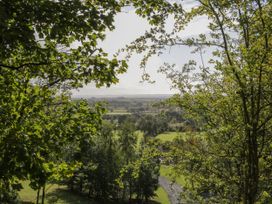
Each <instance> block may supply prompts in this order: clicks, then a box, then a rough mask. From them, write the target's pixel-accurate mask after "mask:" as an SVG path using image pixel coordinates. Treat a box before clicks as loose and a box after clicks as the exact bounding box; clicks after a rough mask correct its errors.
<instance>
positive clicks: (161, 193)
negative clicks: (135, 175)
mask: <svg viewBox="0 0 272 204" xmlns="http://www.w3.org/2000/svg"><path fill="white" fill-rule="evenodd" d="M155 193H156V197H154V198H153V200H154V201H156V202H158V203H161V204H170V201H169V198H168V195H167V193H166V192H165V190H164V189H163V188H162V187H159V188H158V189H157V191H156V192H155Z"/></svg>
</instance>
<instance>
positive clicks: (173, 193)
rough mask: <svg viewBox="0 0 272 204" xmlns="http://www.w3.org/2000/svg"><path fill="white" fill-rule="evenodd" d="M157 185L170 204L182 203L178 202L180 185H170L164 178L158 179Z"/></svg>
mask: <svg viewBox="0 0 272 204" xmlns="http://www.w3.org/2000/svg"><path fill="white" fill-rule="evenodd" d="M159 184H160V186H161V187H162V188H163V189H164V190H165V191H166V193H167V194H168V197H169V200H170V202H171V204H181V203H182V202H181V201H180V193H181V191H182V188H181V186H180V185H178V184H177V183H172V182H171V181H169V180H168V179H167V178H166V177H164V176H160V177H159Z"/></svg>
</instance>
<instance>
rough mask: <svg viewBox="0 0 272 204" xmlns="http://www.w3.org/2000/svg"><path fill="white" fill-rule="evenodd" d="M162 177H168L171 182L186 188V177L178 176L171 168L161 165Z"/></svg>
mask: <svg viewBox="0 0 272 204" xmlns="http://www.w3.org/2000/svg"><path fill="white" fill-rule="evenodd" d="M160 175H161V176H164V177H166V178H167V179H168V180H170V181H173V182H176V183H177V184H179V185H180V186H186V179H185V176H183V175H177V174H176V173H175V171H174V169H173V167H171V166H166V165H161V168H160Z"/></svg>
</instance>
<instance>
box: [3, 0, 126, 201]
mask: <svg viewBox="0 0 272 204" xmlns="http://www.w3.org/2000/svg"><path fill="white" fill-rule="evenodd" d="M119 11H120V5H119V2H118V1H115V0H106V1H88V0H84V1H81V0H62V1H55V0H42V1H40V0H30V1H20V0H14V1H9V0H1V1H0V19H1V23H0V50H1V51H0V112H1V114H0V121H1V123H0V132H1V136H0V155H1V156H0V165H1V167H4V168H1V170H0V199H2V198H3V196H2V195H4V194H5V193H2V191H3V192H5V191H6V190H9V189H12V186H13V187H14V188H15V187H16V185H12V182H14V181H16V180H18V179H25V178H27V177H29V175H30V174H31V173H32V172H35V171H34V170H33V168H38V167H39V165H40V164H41V163H43V162H41V163H40V162H38V161H41V160H42V159H44V157H43V156H41V155H40V151H43V148H45V147H50V148H51V147H52V146H54V148H55V147H56V144H58V142H61V141H59V140H57V139H60V138H61V136H63V137H66V136H67V135H65V134H62V133H61V127H62V124H60V126H59V128H55V130H56V132H54V134H51V133H52V132H50V131H51V129H52V126H53V127H54V125H56V124H57V123H55V124H53V125H52V123H50V121H49V120H46V118H47V119H48V118H50V116H48V115H50V114H48V112H47V111H54V110H52V107H55V106H54V103H55V100H54V99H55V98H57V97H59V96H60V95H61V93H62V92H63V91H67V90H69V89H71V88H78V87H81V86H83V85H84V84H86V83H89V82H94V83H95V84H96V85H97V86H102V85H107V86H109V85H110V84H112V83H117V82H118V79H117V74H118V73H122V72H124V71H125V70H126V67H127V66H126V63H125V62H124V61H119V60H118V59H116V58H114V57H113V58H109V57H108V56H107V53H105V52H104V51H103V50H102V49H101V48H100V47H99V46H98V41H100V40H103V39H104V37H105V31H106V30H107V29H109V30H112V29H114V26H113V21H114V15H115V14H116V13H117V12H119ZM60 103H61V102H60ZM47 107H49V108H48V109H47ZM51 116H52V115H51ZM57 116H59V115H56V117H57ZM66 116H67V115H66ZM66 116H65V117H66ZM60 117H61V116H60ZM55 119H56V118H55ZM53 121H54V122H56V121H55V120H53ZM60 121H61V120H60ZM63 122H64V121H63ZM64 123H65V122H64ZM51 137H54V138H53V139H52V138H51ZM46 138H49V139H50V140H48V141H47V140H46ZM53 142H55V143H53ZM46 143H48V144H46ZM60 146H61V145H60ZM46 152H47V150H46ZM40 156H41V158H40ZM39 158H40V159H39ZM35 159H37V160H35ZM36 162H37V163H36ZM36 164H37V165H36ZM39 169H42V167H41V168H39ZM15 183H16V182H15ZM0 202H1V203H4V202H9V201H4V200H1V201H0Z"/></svg>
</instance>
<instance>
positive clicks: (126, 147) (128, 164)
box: [66, 121, 160, 203]
mask: <svg viewBox="0 0 272 204" xmlns="http://www.w3.org/2000/svg"><path fill="white" fill-rule="evenodd" d="M73 149H74V151H73V152H71V153H70V155H69V156H68V158H72V160H74V161H80V162H81V163H82V165H81V166H80V167H79V168H78V169H76V171H74V172H73V175H72V177H70V178H69V179H67V180H66V183H67V185H68V186H69V188H70V189H71V190H72V191H76V192H80V193H82V194H86V195H88V196H89V197H90V198H93V199H96V200H99V201H101V202H106V201H107V202H109V201H110V200H112V201H115V202H117V201H128V200H130V201H131V200H132V199H133V200H137V203H142V202H144V201H148V199H149V198H150V197H153V196H154V195H155V194H154V192H155V190H156V189H157V187H158V177H159V166H160V160H159V156H160V155H159V152H158V150H157V148H156V146H154V145H152V143H149V144H146V143H144V142H143V141H142V140H141V138H139V139H138V137H137V135H136V133H135V127H134V124H133V123H129V122H124V123H122V124H121V125H120V126H118V127H116V126H115V125H114V124H112V123H109V122H108V121H104V122H103V124H102V126H101V129H100V130H99V131H98V132H97V134H96V135H95V136H94V137H93V138H92V139H91V140H86V139H83V140H82V141H79V143H78V147H75V146H74V145H73Z"/></svg>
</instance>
